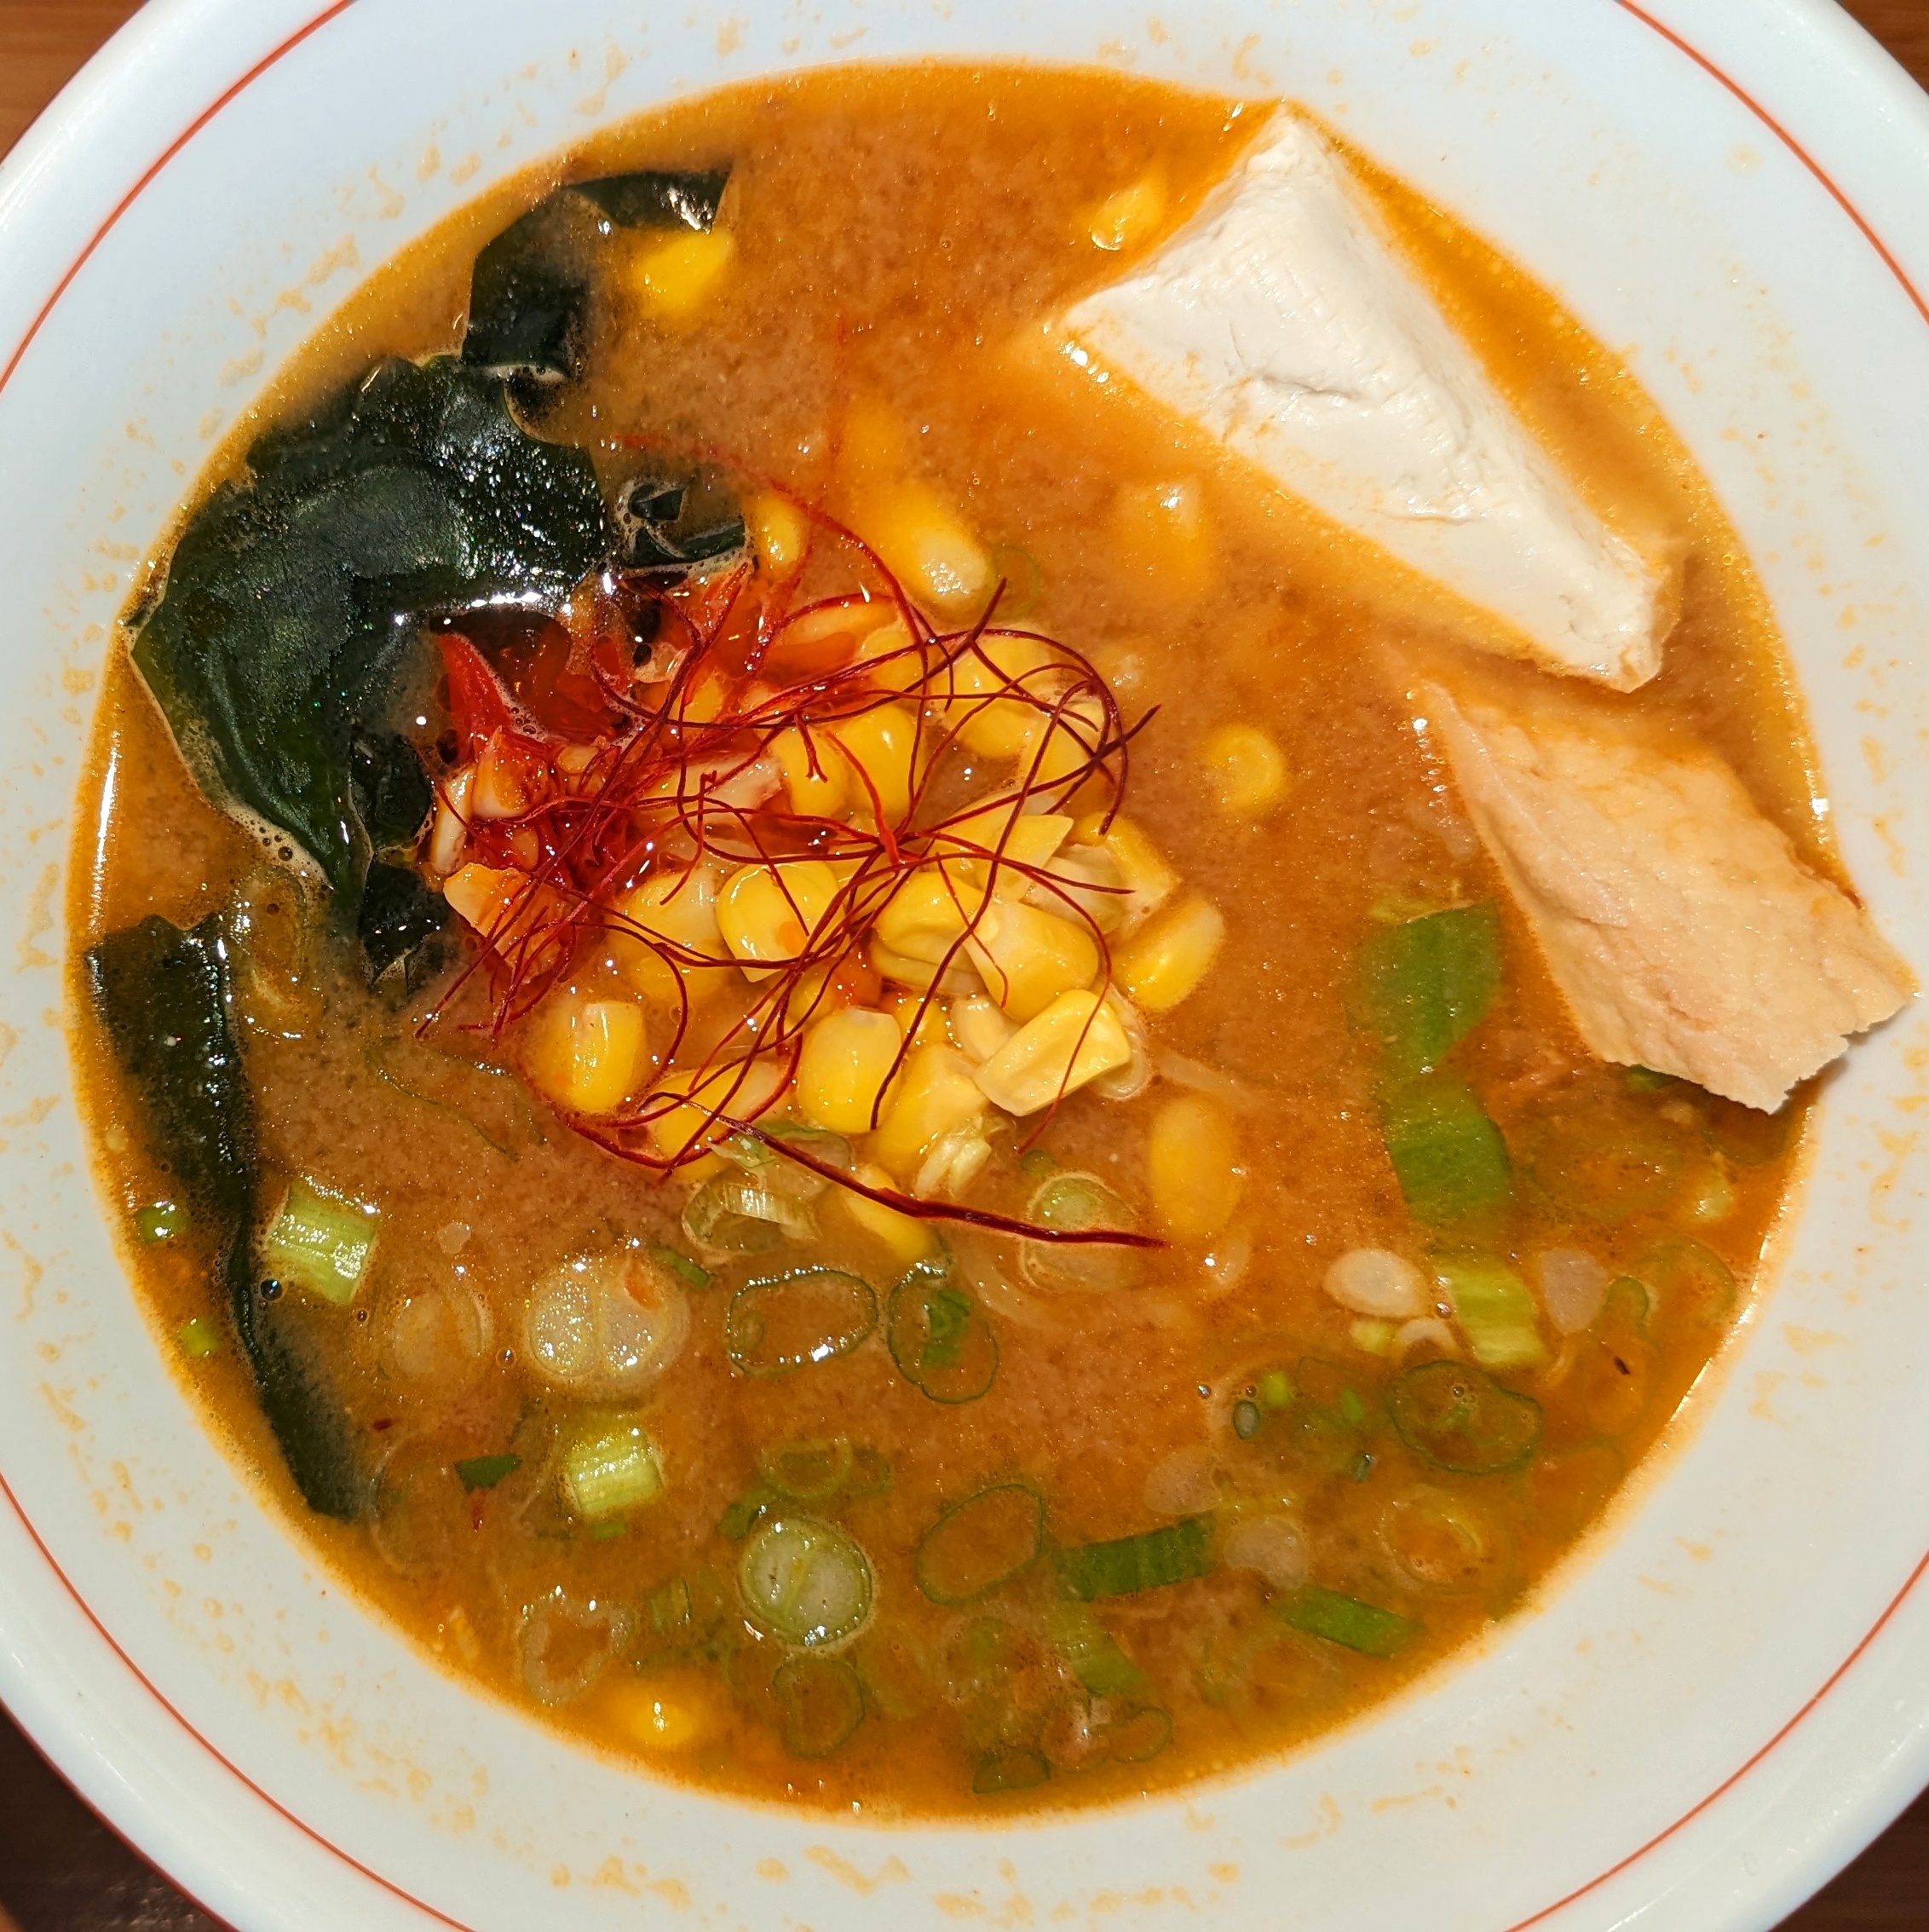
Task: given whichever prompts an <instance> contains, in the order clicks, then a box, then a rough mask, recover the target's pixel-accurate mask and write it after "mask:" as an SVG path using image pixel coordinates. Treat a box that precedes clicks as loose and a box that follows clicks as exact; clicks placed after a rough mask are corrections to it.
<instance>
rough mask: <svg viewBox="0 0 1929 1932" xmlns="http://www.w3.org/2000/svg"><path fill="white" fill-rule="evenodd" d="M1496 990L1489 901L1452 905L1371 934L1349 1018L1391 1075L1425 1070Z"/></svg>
mask: <svg viewBox="0 0 1929 1932" xmlns="http://www.w3.org/2000/svg"><path fill="white" fill-rule="evenodd" d="M1499 992H1500V915H1499V914H1498V912H1497V911H1496V909H1495V908H1494V906H1493V904H1492V903H1487V904H1483V905H1477V906H1454V907H1452V908H1449V909H1448V910H1447V911H1445V912H1437V913H1430V914H1427V915H1426V916H1425V917H1424V918H1421V919H1410V920H1406V921H1404V922H1403V923H1402V924H1401V925H1398V926H1390V927H1388V928H1387V929H1386V930H1385V931H1382V932H1376V933H1374V934H1373V935H1372V936H1371V937H1369V938H1368V940H1367V941H1366V942H1365V943H1364V944H1363V945H1362V946H1361V948H1360V949H1359V952H1358V953H1357V954H1356V956H1355V960H1354V986H1353V999H1352V1002H1351V1006H1352V1016H1353V1020H1354V1024H1356V1026H1358V1027H1359V1028H1360V1029H1361V1030H1362V1032H1364V1033H1368V1034H1371V1035H1373V1036H1374V1037H1375V1038H1377V1039H1378V1040H1379V1042H1380V1045H1381V1048H1382V1050H1383V1052H1384V1053H1385V1064H1386V1067H1387V1070H1388V1072H1389V1073H1390V1074H1391V1075H1393V1076H1395V1077H1396V1078H1398V1077H1404V1076H1408V1075H1411V1074H1416V1073H1424V1072H1426V1071H1428V1070H1431V1069H1432V1068H1434V1067H1437V1066H1438V1065H1439V1064H1440V1063H1441V1061H1442V1059H1444V1058H1446V1055H1447V1053H1448V1049H1449V1048H1451V1047H1453V1046H1454V1044H1455V1043H1456V1042H1457V1041H1460V1040H1462V1039H1464V1038H1465V1036H1466V1035H1467V1034H1468V1033H1470V1032H1471V1031H1472V1029H1474V1028H1475V1027H1476V1026H1477V1025H1478V1024H1479V1023H1480V1022H1481V1020H1482V1019H1483V1018H1484V1017H1485V1016H1486V1014H1487V1012H1488V1009H1489V1008H1490V1007H1491V1006H1493V1004H1494V998H1495V996H1496V995H1498V994H1499Z"/></svg>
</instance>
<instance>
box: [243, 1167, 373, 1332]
mask: <svg viewBox="0 0 1929 1932" xmlns="http://www.w3.org/2000/svg"><path fill="white" fill-rule="evenodd" d="M374 1251H375V1216H374V1215H373V1214H369V1213H367V1212H366V1211H365V1210H364V1209H362V1208H358V1207H356V1206H355V1205H354V1202H349V1201H344V1200H343V1199H341V1198H340V1197H338V1196H336V1195H331V1194H324V1193H322V1192H321V1191H320V1189H319V1188H317V1187H315V1186H314V1185H313V1184H312V1183H310V1182H308V1181H306V1180H300V1179H297V1180H296V1181H293V1182H291V1184H290V1186H289V1189H288V1192H287V1195H286V1197H285V1198H284V1199H283V1201H282V1203H281V1211H280V1212H279V1214H276V1216H275V1217H274V1221H273V1222H272V1223H271V1224H270V1225H269V1227H268V1232H267V1233H266V1234H264V1235H263V1236H262V1244H261V1260H262V1269H263V1270H264V1271H265V1272H267V1273H268V1274H269V1275H271V1276H273V1277H274V1279H275V1280H277V1281H279V1282H281V1283H284V1284H286V1283H290V1282H292V1283H294V1284H295V1286H296V1287H297V1288H300V1289H305V1290H306V1291H307V1292H308V1294H310V1295H317V1296H319V1297H320V1299H321V1300H324V1301H329V1302H332V1303H333V1304H334V1305H335V1306H337V1308H346V1307H347V1306H348V1304H349V1303H350V1302H351V1301H353V1300H354V1298H355V1291H356V1290H357V1289H359V1288H360V1286H361V1284H362V1283H363V1281H364V1280H365V1279H366V1277H367V1274H368V1264H369V1259H370V1257H371V1255H372V1254H373V1253H374Z"/></svg>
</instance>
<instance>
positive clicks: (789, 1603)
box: [737, 1515, 872, 1650]
mask: <svg viewBox="0 0 1929 1932" xmlns="http://www.w3.org/2000/svg"><path fill="white" fill-rule="evenodd" d="M737 1587H738V1589H740V1591H741V1592H742V1595H743V1600H744V1607H745V1608H746V1610H747V1611H748V1612H750V1614H751V1618H754V1619H755V1621H756V1622H757V1623H760V1624H762V1625H763V1628H764V1629H767V1630H769V1632H770V1634H771V1635H773V1636H774V1637H777V1638H780V1640H781V1641H783V1642H785V1643H787V1644H795V1645H798V1647H801V1648H803V1649H805V1650H815V1649H820V1648H824V1647H828V1646H830V1645H832V1644H838V1643H842V1642H843V1641H844V1640H845V1639H846V1638H848V1637H852V1636H855V1635H856V1634H857V1632H858V1631H859V1630H861V1629H863V1627H864V1623H865V1621H866V1619H867V1618H868V1617H869V1616H870V1614H871V1601H872V1580H871V1562H870V1559H869V1558H868V1557H867V1556H866V1555H865V1554H864V1551H863V1549H862V1548H861V1546H860V1545H859V1544H858V1543H857V1542H856V1541H855V1539H854V1538H853V1537H848V1536H846V1535H845V1534H844V1531H842V1530H840V1529H838V1528H836V1527H834V1526H833V1525H831V1524H829V1523H826V1522H824V1521H822V1520H820V1519H819V1518H817V1517H815V1516H792V1515H782V1516H771V1517H769V1518H767V1519H766V1520H765V1521H764V1522H763V1525H761V1526H760V1527H759V1528H758V1530H757V1533H756V1534H755V1535H754V1536H753V1537H751V1540H750V1542H749V1543H747V1544H746V1546H745V1548H744V1553H743V1554H742V1555H741V1556H740V1558H739V1559H738V1560H737Z"/></svg>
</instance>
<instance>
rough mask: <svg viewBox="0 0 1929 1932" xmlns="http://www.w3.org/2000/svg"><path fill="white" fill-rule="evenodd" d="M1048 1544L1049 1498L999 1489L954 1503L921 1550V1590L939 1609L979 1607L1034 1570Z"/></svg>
mask: <svg viewBox="0 0 1929 1932" xmlns="http://www.w3.org/2000/svg"><path fill="white" fill-rule="evenodd" d="M1044 1541H1045V1498H1044V1497H1042V1496H1040V1495H1039V1493H1038V1491H1036V1490H1034V1488H1032V1486H1031V1485H1029V1484H1028V1483H999V1484H998V1485H995V1486H994V1487H993V1488H991V1489H987V1490H980V1491H978V1493H977V1494H976V1496H970V1497H965V1500H964V1502H958V1503H953V1505H952V1507H951V1508H949V1509H947V1510H946V1511H945V1513H944V1514H943V1515H941V1517H939V1518H938V1520H937V1521H936V1523H934V1524H933V1525H931V1527H930V1531H928V1532H927V1533H926V1535H925V1537H924V1541H923V1542H922V1543H919V1544H918V1562H917V1577H918V1589H921V1590H922V1591H924V1595H926V1596H928V1597H929V1598H930V1600H931V1601H932V1602H933V1603H941V1604H944V1605H947V1606H950V1605H953V1604H959V1603H972V1602H976V1600H977V1599H978V1598H979V1597H982V1596H985V1595H988V1594H989V1593H990V1592H991V1591H993V1590H994V1589H997V1588H998V1586H999V1584H1000V1583H1008V1582H1010V1580H1011V1578H1012V1577H1016V1575H1017V1574H1018V1573H1019V1572H1020V1571H1022V1570H1024V1569H1026V1568H1028V1566H1030V1564H1031V1563H1032V1562H1033V1560H1034V1559H1035V1558H1036V1557H1037V1555H1038V1553H1039V1549H1040V1548H1041V1547H1042V1546H1043V1544H1044Z"/></svg>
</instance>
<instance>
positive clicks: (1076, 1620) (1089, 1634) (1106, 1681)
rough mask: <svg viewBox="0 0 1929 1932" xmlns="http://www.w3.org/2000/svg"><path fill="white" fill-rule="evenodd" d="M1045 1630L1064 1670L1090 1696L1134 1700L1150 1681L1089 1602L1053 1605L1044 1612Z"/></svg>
mask: <svg viewBox="0 0 1929 1932" xmlns="http://www.w3.org/2000/svg"><path fill="white" fill-rule="evenodd" d="M1045 1631H1046V1634H1047V1635H1049V1636H1050V1637H1051V1641H1052V1642H1053V1643H1055V1644H1056V1645H1057V1647H1058V1654H1059V1655H1060V1656H1061V1657H1062V1658H1064V1659H1065V1667H1066V1669H1067V1670H1069V1671H1070V1672H1071V1673H1072V1675H1074V1677H1076V1678H1077V1679H1078V1681H1079V1683H1080V1686H1081V1687H1083V1688H1084V1689H1085V1690H1086V1691H1089V1692H1090V1693H1091V1695H1092V1696H1093V1697H1100V1698H1125V1697H1137V1696H1138V1695H1139V1694H1140V1693H1142V1692H1143V1691H1144V1690H1145V1689H1146V1688H1147V1687H1148V1684H1149V1679H1148V1678H1147V1676H1146V1675H1145V1673H1144V1672H1143V1670H1140V1669H1139V1667H1138V1666H1137V1664H1134V1663H1133V1662H1132V1660H1131V1658H1129V1657H1127V1656H1126V1653H1125V1652H1124V1651H1122V1650H1121V1649H1120V1647H1119V1643H1118V1640H1117V1639H1116V1638H1115V1637H1114V1635H1112V1633H1111V1632H1110V1631H1109V1630H1108V1629H1106V1628H1105V1626H1104V1624H1103V1623H1101V1622H1100V1621H1099V1618H1098V1612H1097V1611H1095V1610H1094V1609H1093V1608H1092V1607H1091V1605H1090V1604H1088V1603H1054V1604H1051V1605H1050V1606H1047V1608H1046V1610H1045Z"/></svg>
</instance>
